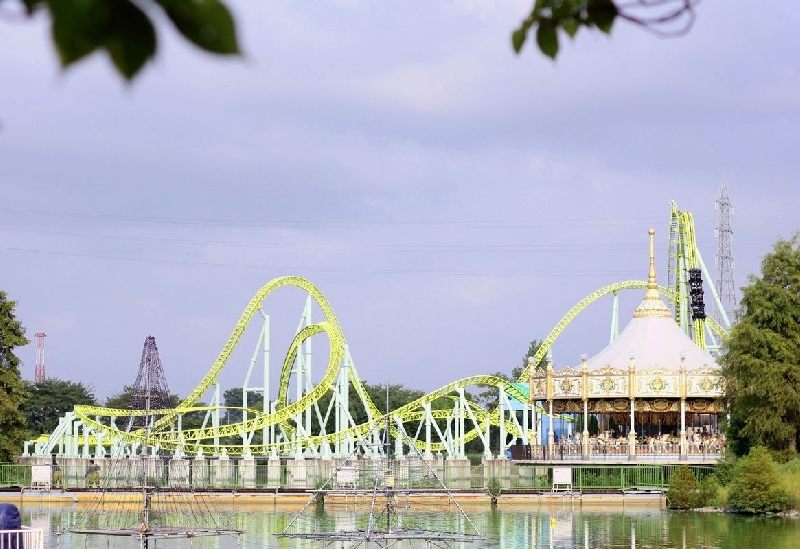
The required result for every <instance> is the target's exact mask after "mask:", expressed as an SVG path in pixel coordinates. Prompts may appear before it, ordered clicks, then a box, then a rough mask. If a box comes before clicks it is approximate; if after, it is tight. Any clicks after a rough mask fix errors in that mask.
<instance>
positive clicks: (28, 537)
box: [0, 526, 44, 549]
mask: <svg viewBox="0 0 800 549" xmlns="http://www.w3.org/2000/svg"><path fill="white" fill-rule="evenodd" d="M43 547H44V532H43V531H42V530H39V529H38V528H28V527H27V526H23V527H22V528H20V529H19V530H0V549H43Z"/></svg>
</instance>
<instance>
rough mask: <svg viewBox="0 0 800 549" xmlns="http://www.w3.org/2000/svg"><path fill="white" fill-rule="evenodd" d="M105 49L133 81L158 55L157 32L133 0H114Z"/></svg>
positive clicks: (120, 69)
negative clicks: (156, 54) (145, 65)
mask: <svg viewBox="0 0 800 549" xmlns="http://www.w3.org/2000/svg"><path fill="white" fill-rule="evenodd" d="M109 4H110V5H111V6H112V9H111V13H110V17H109V20H108V25H107V28H106V40H105V48H106V50H107V51H108V54H109V55H110V56H111V60H112V61H113V62H114V66H115V67H117V70H118V71H119V72H120V74H122V75H123V76H124V77H125V78H127V79H129V80H130V79H131V78H133V77H134V76H135V75H136V73H138V72H139V70H141V68H142V67H143V66H144V64H145V63H147V61H148V60H149V59H150V58H152V57H153V56H154V55H155V53H156V31H155V29H154V28H153V24H152V23H151V22H150V19H149V18H148V17H147V15H145V14H144V12H142V10H140V9H139V8H138V7H137V6H136V5H135V4H133V3H132V2H130V1H129V0H110V1H109Z"/></svg>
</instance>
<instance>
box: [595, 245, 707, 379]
mask: <svg viewBox="0 0 800 549" xmlns="http://www.w3.org/2000/svg"><path fill="white" fill-rule="evenodd" d="M654 234H655V231H654V230H653V229H650V272H649V273H648V277H647V292H646V293H645V295H644V299H643V300H642V302H641V303H640V304H639V306H638V307H637V308H636V310H635V311H634V313H633V320H631V321H630V322H629V323H628V325H627V326H626V327H625V329H624V330H623V331H622V333H621V334H620V335H619V337H617V339H616V340H614V342H613V343H611V344H610V345H609V346H608V347H606V348H605V349H603V350H602V351H600V352H599V353H598V354H596V355H595V356H593V357H592V358H590V359H589V360H588V362H587V367H588V369H589V370H599V369H600V368H605V367H606V366H612V367H614V368H620V369H627V368H628V365H629V364H630V362H631V359H633V363H634V365H635V366H636V369H637V370H649V369H651V368H656V367H661V368H667V369H670V370H676V371H677V370H679V369H680V366H681V359H683V360H684V364H685V366H686V369H687V370H693V369H695V368H700V367H702V366H709V367H712V368H713V367H716V366H717V363H716V361H715V360H714V357H713V356H711V354H710V353H709V352H708V351H706V350H704V349H701V348H700V347H698V346H697V345H696V344H695V342H694V341H692V339H691V338H690V337H689V336H687V335H686V334H685V333H683V330H681V329H680V327H679V326H678V324H677V323H676V322H675V321H674V320H673V318H672V312H671V311H670V310H669V308H668V307H667V306H666V304H665V303H664V300H663V299H661V296H660V295H659V293H658V284H657V283H656V269H655V257H654V254H653V235H654Z"/></svg>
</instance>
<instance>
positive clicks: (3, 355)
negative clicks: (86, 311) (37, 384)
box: [0, 290, 29, 462]
mask: <svg viewBox="0 0 800 549" xmlns="http://www.w3.org/2000/svg"><path fill="white" fill-rule="evenodd" d="M16 306H17V302H16V301H9V300H8V296H7V294H6V293H5V292H4V291H2V290H0V462H5V461H10V460H11V458H12V457H13V456H15V455H17V454H19V453H20V451H21V450H22V443H23V441H24V440H25V438H26V435H27V432H26V430H25V416H24V415H23V414H22V412H21V411H20V407H21V406H22V404H23V403H24V402H25V400H26V399H27V398H28V393H27V392H26V391H25V385H24V383H23V381H22V378H21V376H20V372H19V362H20V360H19V358H18V357H17V356H16V355H15V354H14V348H15V347H21V346H22V345H27V344H28V343H29V341H28V339H27V338H26V337H25V328H24V327H23V326H22V323H21V322H20V321H19V320H17V319H16V317H15V316H14V308H15V307H16Z"/></svg>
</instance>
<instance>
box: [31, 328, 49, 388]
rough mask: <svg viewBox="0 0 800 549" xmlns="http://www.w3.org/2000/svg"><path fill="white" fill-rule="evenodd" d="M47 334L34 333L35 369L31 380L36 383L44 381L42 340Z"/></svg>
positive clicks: (45, 376) (45, 377)
mask: <svg viewBox="0 0 800 549" xmlns="http://www.w3.org/2000/svg"><path fill="white" fill-rule="evenodd" d="M45 337H47V334H46V333H44V332H36V369H35V370H34V372H33V380H34V381H36V382H39V381H44V380H45V379H47V375H46V374H45V372H44V338H45Z"/></svg>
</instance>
